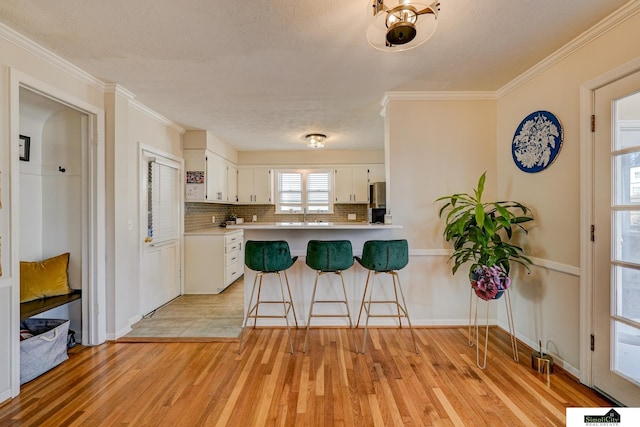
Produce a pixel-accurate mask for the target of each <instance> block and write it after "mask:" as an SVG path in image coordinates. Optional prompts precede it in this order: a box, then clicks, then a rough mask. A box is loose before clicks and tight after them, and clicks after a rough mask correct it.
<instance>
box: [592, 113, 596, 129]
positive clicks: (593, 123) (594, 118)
mask: <svg viewBox="0 0 640 427" xmlns="http://www.w3.org/2000/svg"><path fill="white" fill-rule="evenodd" d="M595 131H596V115H595V114H592V115H591V132H595Z"/></svg>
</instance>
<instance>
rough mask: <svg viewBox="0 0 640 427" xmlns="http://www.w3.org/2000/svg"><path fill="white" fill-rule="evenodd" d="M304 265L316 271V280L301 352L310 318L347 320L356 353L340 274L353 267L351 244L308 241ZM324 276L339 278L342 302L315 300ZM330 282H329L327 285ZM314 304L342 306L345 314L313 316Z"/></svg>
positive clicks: (343, 241)
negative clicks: (333, 275) (330, 275)
mask: <svg viewBox="0 0 640 427" xmlns="http://www.w3.org/2000/svg"><path fill="white" fill-rule="evenodd" d="M306 263H307V265H308V266H309V267H311V268H312V269H314V270H315V271H316V280H315V282H314V284H313V293H312V295H311V306H310V307H309V317H308V319H307V332H306V334H305V336H304V346H303V348H302V351H303V352H305V353H306V351H307V341H308V338H309V327H310V326H311V318H312V317H346V318H347V319H348V320H349V329H351V336H352V337H353V344H354V348H355V352H356V353H357V352H358V343H357V342H356V334H355V332H354V330H353V322H352V321H351V311H350V310H349V302H348V299H347V290H346V287H345V285H344V278H343V277H342V272H343V271H344V270H347V269H349V268H350V267H351V266H352V265H353V250H352V248H351V242H350V241H348V240H310V241H309V242H308V243H307V258H306ZM325 274H335V275H337V276H340V282H341V283H342V293H343V295H344V299H342V300H318V299H316V291H317V289H318V279H319V278H320V276H323V275H325ZM330 284H331V282H329V285H330ZM315 304H333V305H337V304H344V305H345V307H346V313H344V312H343V313H341V314H340V313H339V314H314V313H313V306H314V305H315Z"/></svg>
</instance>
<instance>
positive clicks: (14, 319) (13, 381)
mask: <svg viewBox="0 0 640 427" xmlns="http://www.w3.org/2000/svg"><path fill="white" fill-rule="evenodd" d="M28 45H29V43H28V41H25V40H24V39H23V38H21V37H20V36H18V35H16V34H15V33H13V32H12V31H11V30H8V29H7V28H6V27H4V26H0V52H2V58H1V59H0V82H2V84H0V98H1V99H4V100H9V102H3V103H0V129H4V132H0V175H1V178H0V194H1V197H2V200H1V201H2V208H1V209H0V238H1V239H2V253H1V256H0V261H1V262H2V276H1V277H0V313H2V315H0V316H1V317H2V321H1V322H0V402H2V401H4V400H6V399H8V398H10V397H12V396H14V395H15V394H17V392H18V390H19V370H18V366H19V365H18V363H19V359H18V358H19V353H18V351H17V349H18V347H17V343H18V340H19V336H18V330H19V326H18V317H19V316H18V307H19V306H18V303H19V292H20V288H19V283H18V281H17V280H16V279H17V275H18V266H19V258H20V254H19V253H17V248H18V247H19V230H20V223H21V218H20V215H19V214H18V212H19V211H20V209H19V208H18V207H16V206H19V205H20V198H19V197H18V196H19V188H20V174H19V168H20V165H19V162H18V160H17V157H16V158H14V156H17V145H18V134H19V133H20V129H19V127H18V125H19V103H18V91H17V88H16V87H15V86H14V85H12V84H10V83H11V82H12V79H11V77H12V73H13V72H16V71H17V72H20V73H23V74H24V75H29V76H30V77H31V78H32V79H37V80H38V81H40V82H42V83H43V86H48V87H51V88H55V90H56V91H59V92H63V93H65V94H67V95H68V96H69V97H72V98H75V99H78V100H80V101H82V102H84V103H86V104H87V105H91V106H94V107H95V108H96V109H100V108H102V91H101V90H100V89H99V86H100V85H99V84H97V83H96V82H97V81H95V80H94V79H91V78H90V77H89V76H87V75H86V74H85V73H82V72H79V71H77V72H75V71H73V72H70V69H71V68H72V67H69V68H67V69H65V67H64V66H60V65H61V64H62V63H63V61H60V60H59V59H56V58H53V56H51V57H47V58H42V57H38V56H37V55H35V54H33V53H31V52H35V51H36V50H38V49H37V48H34V49H32V50H31V51H30V50H29V48H27V47H26V46H28ZM12 191H13V193H12Z"/></svg>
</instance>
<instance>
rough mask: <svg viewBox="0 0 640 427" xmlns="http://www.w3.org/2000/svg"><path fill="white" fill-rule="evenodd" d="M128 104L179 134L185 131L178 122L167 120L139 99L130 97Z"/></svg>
mask: <svg viewBox="0 0 640 427" xmlns="http://www.w3.org/2000/svg"><path fill="white" fill-rule="evenodd" d="M125 90H126V89H125ZM129 93H131V92H129ZM129 105H130V106H131V107H133V108H135V109H136V110H138V111H140V112H142V113H144V114H146V115H147V116H149V117H151V118H152V119H154V120H156V121H158V122H160V123H162V124H163V125H166V126H167V127H169V128H171V129H173V130H175V131H176V132H178V133H179V134H180V135H184V133H185V132H186V129H185V128H183V127H182V126H180V125H179V124H177V123H175V122H173V121H171V120H169V119H168V118H166V117H165V116H163V115H162V114H160V113H158V112H157V111H155V110H153V109H151V108H149V107H147V106H146V105H144V104H142V103H141V102H140V101H137V100H135V99H132V100H131V101H129Z"/></svg>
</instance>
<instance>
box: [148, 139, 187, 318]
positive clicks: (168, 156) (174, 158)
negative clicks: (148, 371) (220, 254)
mask: <svg viewBox="0 0 640 427" xmlns="http://www.w3.org/2000/svg"><path fill="white" fill-rule="evenodd" d="M143 152H147V153H149V154H152V155H154V156H158V157H164V158H166V159H169V160H172V161H174V162H176V163H178V164H179V165H180V182H181V183H182V188H183V189H184V173H185V172H184V159H182V158H181V157H178V156H174V155H173V154H171V153H167V152H166V151H163V150H160V149H158V148H155V147H153V146H150V145H147V144H142V143H140V142H138V160H137V165H138V166H137V167H138V194H139V197H138V224H139V225H140V227H139V228H140V229H139V233H138V234H139V236H138V239H139V242H142V241H143V240H144V238H145V236H146V230H145V229H144V227H142V224H145V223H146V221H147V219H146V212H147V207H146V206H145V203H146V200H147V188H146V185H147V181H146V173H147V172H146V170H145V169H144V168H142V167H141V165H142V160H143ZM184 197H185V192H184V190H183V191H181V192H180V214H179V215H180V218H179V222H180V231H179V236H180V237H179V243H178V244H179V245H180V255H179V258H180V259H179V266H178V268H179V269H180V271H179V275H180V295H182V294H184V202H185V200H184ZM138 249H139V254H138V259H139V260H140V263H141V262H142V257H143V256H144V251H145V245H144V244H142V243H140V244H139V245H138ZM138 274H139V276H138V283H142V277H141V275H142V268H139V269H138ZM138 311H139V314H138V316H137V319H138V318H140V319H141V318H142V316H143V315H145V314H146V313H142V312H141V311H140V302H138Z"/></svg>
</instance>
